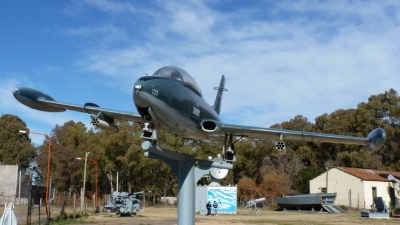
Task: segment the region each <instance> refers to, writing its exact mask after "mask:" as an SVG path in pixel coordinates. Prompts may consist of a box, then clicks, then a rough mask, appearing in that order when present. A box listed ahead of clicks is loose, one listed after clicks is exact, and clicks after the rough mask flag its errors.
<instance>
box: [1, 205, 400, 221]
mask: <svg viewBox="0 0 400 225" xmlns="http://www.w3.org/2000/svg"><path fill="white" fill-rule="evenodd" d="M0 210H1V213H2V212H3V210H4V209H2V208H0ZM15 211H16V212H15V214H16V215H17V219H18V224H26V215H27V210H26V209H25V211H24V209H23V208H16V210H15ZM56 214H57V213H56V209H54V210H53V212H52V217H55V216H56ZM41 217H42V219H43V218H44V215H43V216H41ZM42 221H43V220H42ZM195 221H196V225H223V224H234V225H242V224H279V225H289V224H340V225H355V224H399V223H400V219H395V218H391V219H369V218H361V217H360V212H345V213H339V214H332V213H327V212H281V211H272V210H261V215H248V211H247V210H244V209H239V210H238V213H237V214H236V215H218V216H216V217H214V216H201V215H199V214H198V213H197V214H196V215H195ZM32 222H33V223H32V224H38V223H37V217H35V216H33V217H32ZM42 224H44V223H43V222H42ZM52 224H57V223H52ZM64 224H99V225H125V224H131V225H174V224H177V208H176V207H162V206H160V207H147V208H145V209H143V211H140V212H139V213H138V215H137V216H135V217H119V216H116V215H115V213H107V212H104V213H101V214H92V215H89V216H87V217H84V218H82V219H78V220H73V219H70V220H69V221H68V222H67V223H64Z"/></svg>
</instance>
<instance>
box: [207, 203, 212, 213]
mask: <svg viewBox="0 0 400 225" xmlns="http://www.w3.org/2000/svg"><path fill="white" fill-rule="evenodd" d="M206 207H207V216H209V215H211V202H208V203H207V205H206Z"/></svg>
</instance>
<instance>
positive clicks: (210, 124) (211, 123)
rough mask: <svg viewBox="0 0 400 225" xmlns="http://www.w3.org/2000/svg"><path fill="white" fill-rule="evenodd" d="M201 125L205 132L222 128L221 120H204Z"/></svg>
mask: <svg viewBox="0 0 400 225" xmlns="http://www.w3.org/2000/svg"><path fill="white" fill-rule="evenodd" d="M200 126H201V129H203V130H204V131H205V132H218V131H219V130H220V129H221V125H220V123H219V121H215V120H203V121H201V123H200Z"/></svg>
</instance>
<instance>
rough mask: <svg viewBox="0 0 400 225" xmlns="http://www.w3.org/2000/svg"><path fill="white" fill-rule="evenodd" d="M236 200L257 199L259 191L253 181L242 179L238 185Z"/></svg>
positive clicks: (246, 178) (247, 178)
mask: <svg viewBox="0 0 400 225" xmlns="http://www.w3.org/2000/svg"><path fill="white" fill-rule="evenodd" d="M238 189H239V190H238V192H239V194H238V198H239V199H243V200H246V201H248V200H250V199H255V198H257V197H259V190H258V187H257V184H256V182H255V180H254V179H252V178H249V177H243V178H241V179H240V180H239V183H238Z"/></svg>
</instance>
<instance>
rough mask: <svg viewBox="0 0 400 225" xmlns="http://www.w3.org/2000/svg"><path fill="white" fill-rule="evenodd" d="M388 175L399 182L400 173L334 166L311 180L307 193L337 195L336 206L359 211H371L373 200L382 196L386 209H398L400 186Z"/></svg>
mask: <svg viewBox="0 0 400 225" xmlns="http://www.w3.org/2000/svg"><path fill="white" fill-rule="evenodd" d="M389 174H391V175H393V176H394V177H395V178H397V179H400V172H390V171H379V170H370V169H360V168H349V167H336V168H332V169H330V170H329V171H328V172H325V173H323V174H321V175H319V176H318V177H316V178H314V179H312V180H310V193H321V192H322V193H325V192H328V193H335V192H336V193H337V196H336V201H335V205H345V206H349V207H353V208H358V209H371V205H372V204H373V197H382V199H383V200H384V201H385V204H386V206H387V207H395V206H399V197H400V184H399V183H397V182H395V181H390V180H388V179H387V177H388V175H389ZM326 187H328V189H327V188H326Z"/></svg>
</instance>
